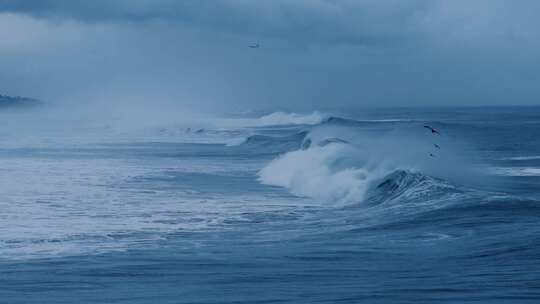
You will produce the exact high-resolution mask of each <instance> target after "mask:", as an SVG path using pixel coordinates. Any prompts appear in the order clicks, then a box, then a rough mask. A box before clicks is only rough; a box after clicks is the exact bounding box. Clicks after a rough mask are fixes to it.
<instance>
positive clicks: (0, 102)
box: [0, 94, 41, 109]
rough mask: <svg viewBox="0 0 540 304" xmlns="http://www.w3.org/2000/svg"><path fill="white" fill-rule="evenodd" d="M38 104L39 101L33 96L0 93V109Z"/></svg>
mask: <svg viewBox="0 0 540 304" xmlns="http://www.w3.org/2000/svg"><path fill="white" fill-rule="evenodd" d="M40 104H41V101H39V100H37V99H34V98H30V97H22V96H9V95H2V94H0V109H4V108H22V107H34V106H38V105H40Z"/></svg>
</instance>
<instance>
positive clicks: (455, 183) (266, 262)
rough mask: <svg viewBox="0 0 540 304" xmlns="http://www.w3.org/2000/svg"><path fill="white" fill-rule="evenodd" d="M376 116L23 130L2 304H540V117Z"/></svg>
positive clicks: (14, 164)
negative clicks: (72, 301)
mask: <svg viewBox="0 0 540 304" xmlns="http://www.w3.org/2000/svg"><path fill="white" fill-rule="evenodd" d="M365 111H366V112H365ZM365 111H357V112H355V111H347V112H346V115H343V113H341V114H340V113H328V114H326V113H324V114H323V113H318V112H314V113H312V114H293V113H283V112H276V113H273V114H270V115H266V116H257V117H240V118H239V117H226V118H222V119H215V120H212V119H210V120H208V121H204V122H190V121H183V122H182V123H179V124H175V123H170V124H168V125H154V124H152V126H151V127H146V128H145V127H141V128H138V129H134V130H131V129H122V130H119V129H117V128H116V126H115V125H114V124H113V125H110V126H103V125H101V126H95V125H83V124H82V123H81V125H77V126H76V127H74V128H70V129H69V130H67V129H66V128H65V125H59V126H55V125H52V126H51V125H50V124H49V125H48V126H47V128H43V129H36V128H32V130H30V129H28V130H27V132H26V130H22V129H16V130H12V127H13V126H15V125H16V124H17V123H18V121H19V119H18V117H10V118H11V120H10V123H9V124H5V128H4V129H3V130H2V132H0V185H1V187H0V207H1V210H2V212H1V214H0V217H1V220H0V263H2V267H0V277H1V278H2V288H1V289H0V297H1V298H2V299H6V300H5V301H6V302H8V303H41V302H42V301H43V295H44V293H43V292H46V295H47V301H48V302H50V303H55V302H58V303H64V302H66V301H67V299H68V298H69V299H72V298H73V299H78V301H79V302H82V303H96V302H98V303H109V302H115V303H117V302H118V303H147V302H152V301H158V302H164V303H178V302H186V303H278V302H282V303H362V302H368V303H372V302H373V303H433V302H437V301H440V302H448V303H467V302H474V303H508V302H510V303H536V302H538V301H539V300H540V296H539V295H538V290H537V288H536V286H537V285H538V283H537V282H538V281H539V276H538V274H540V263H538V257H539V256H540V239H539V238H538V235H540V226H539V225H538V223H539V222H540V191H539V187H538V185H540V174H538V172H537V171H538V170H537V169H538V168H540V161H539V159H538V155H540V143H539V142H538V140H537V139H538V138H540V128H539V126H540V125H539V124H538V123H535V121H540V109H537V110H535V111H533V110H531V109H526V110H523V109H522V110H520V109H499V110H494V109H478V110H474V109H444V110H434V109H431V110H429V111H428V110H421V109H418V110H410V109H409V110H400V109H387V110H370V111H369V112H367V110H365ZM5 115H12V114H5ZM13 115H15V114H13ZM20 115H22V114H20ZM3 118H4V116H3ZM2 121H3V122H5V121H6V120H2ZM52 122H53V120H51V123H52ZM424 126H429V127H431V128H434V129H436V130H437V131H438V132H439V133H440V135H439V134H434V133H432V132H431V131H430V130H428V129H427V128H425V127H424ZM55 127H56V128H55ZM45 129H46V130H45ZM22 131H25V132H22ZM60 131H61V132H60ZM83 131H84V132H86V133H84V132H83ZM156 280H157V281H159V284H156V282H157V281H156ZM148 286H151V287H152V289H149V287H148ZM34 288H35V290H34ZM36 290H37V292H36V293H34V292H33V291H36Z"/></svg>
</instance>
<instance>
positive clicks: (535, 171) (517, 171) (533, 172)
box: [491, 167, 540, 176]
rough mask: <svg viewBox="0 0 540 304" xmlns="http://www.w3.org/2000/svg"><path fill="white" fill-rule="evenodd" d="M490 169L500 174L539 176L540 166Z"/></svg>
mask: <svg viewBox="0 0 540 304" xmlns="http://www.w3.org/2000/svg"><path fill="white" fill-rule="evenodd" d="M491 171H492V173H494V174H496V175H502V176H540V168H533V167H497V168H492V170H491Z"/></svg>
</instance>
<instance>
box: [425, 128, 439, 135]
mask: <svg viewBox="0 0 540 304" xmlns="http://www.w3.org/2000/svg"><path fill="white" fill-rule="evenodd" d="M424 128H426V129H428V130H430V131H431V133H435V134H439V135H441V133H439V131H437V130H435V129H433V128H432V127H430V126H424Z"/></svg>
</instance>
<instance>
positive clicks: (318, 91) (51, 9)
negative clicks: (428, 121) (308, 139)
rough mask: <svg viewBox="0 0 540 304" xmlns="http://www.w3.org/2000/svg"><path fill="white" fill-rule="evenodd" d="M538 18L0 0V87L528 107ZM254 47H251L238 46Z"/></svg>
mask: <svg viewBox="0 0 540 304" xmlns="http://www.w3.org/2000/svg"><path fill="white" fill-rule="evenodd" d="M538 9H540V2H539V1H528V0H523V1H514V2H511V1H504V0H472V1H465V0H454V1H442V0H432V1H428V0H414V1H401V0H388V1H379V0H342V1H337V0H274V1H270V0H268V1H264V0H261V1H251V0H214V1H210V0H208V1H204V0H197V1H175V0H131V1H130V0H94V1H82V0H81V1H73V0H71V1H70V0H39V1H38V0H18V1H16V0H3V1H0V39H1V41H2V44H0V68H1V69H2V71H3V72H2V73H0V82H1V83H2V84H3V86H4V90H7V91H13V92H15V93H16V94H20V95H25V94H30V95H37V97H40V96H46V97H47V98H50V99H70V100H81V99H84V98H86V99H97V100H103V102H106V103H110V101H111V100H115V102H117V103H119V104H123V103H135V102H136V101H137V100H144V101H147V100H152V102H153V103H155V100H157V99H160V100H170V101H171V102H175V103H178V104H180V105H190V106H191V104H195V105H199V106H200V105H206V107H208V108H212V109H213V108H216V107H221V108H225V109H228V108H231V107H241V108H242V107H247V106H249V107H268V108H271V107H283V106H287V107H297V108H305V109H316V108H320V107H327V106H356V105H359V106H370V105H400V106H407V105H474V104H518V103H528V104H535V103H536V104H538V103H539V101H538V96H540V88H539V87H538V86H537V83H538V81H539V80H540V72H539V71H540V63H539V62H538V60H537V54H538V52H540V37H539V33H540V30H539V28H540V21H538V18H536V12H538ZM257 40H259V41H260V42H261V45H262V48H261V49H258V50H251V49H248V48H247V47H246V46H247V44H248V43H251V42H254V41H257ZM119 100H121V101H122V102H120V101H119Z"/></svg>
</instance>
